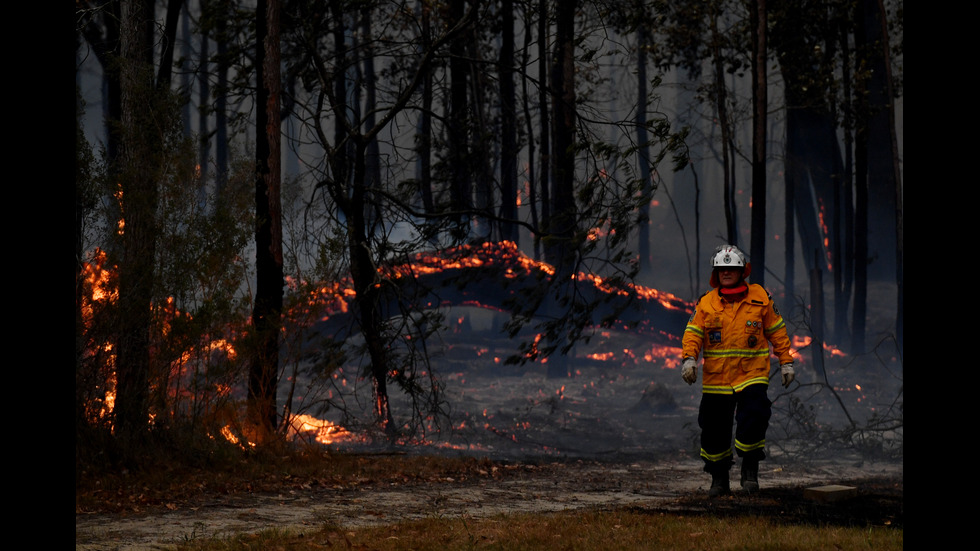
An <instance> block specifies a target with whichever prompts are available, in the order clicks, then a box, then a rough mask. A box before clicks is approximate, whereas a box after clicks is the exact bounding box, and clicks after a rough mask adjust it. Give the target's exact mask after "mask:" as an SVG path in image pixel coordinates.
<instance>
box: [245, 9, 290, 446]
mask: <svg viewBox="0 0 980 551" xmlns="http://www.w3.org/2000/svg"><path fill="white" fill-rule="evenodd" d="M279 14H280V11H279V0H259V1H258V4H257V6H256V69H257V70H256V80H257V82H256V85H257V94H256V129H257V131H256V133H255V134H256V137H255V156H256V175H255V210H256V216H255V218H256V220H255V224H256V226H255V250H256V252H255V262H256V291H255V304H254V306H253V310H252V325H253V328H254V331H255V337H256V350H255V352H254V356H253V360H252V364H251V366H250V371H249V381H248V410H249V422H250V424H251V425H252V428H253V429H254V430H255V431H256V432H255V434H254V438H255V440H254V442H255V443H258V444H262V443H265V442H267V441H269V440H270V439H271V438H272V436H273V434H274V433H275V429H276V427H277V426H278V417H277V413H276V393H277V390H278V378H279V332H280V327H281V323H282V322H281V316H282V304H283V284H284V277H283V264H282V262H283V261H282V204H281V198H280V188H281V179H282V167H281V162H282V161H281V138H280V126H281V125H280V111H279V106H280V101H281V100H280V88H281V77H280V45H279Z"/></svg>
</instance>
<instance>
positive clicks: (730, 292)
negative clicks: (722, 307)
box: [718, 282, 749, 300]
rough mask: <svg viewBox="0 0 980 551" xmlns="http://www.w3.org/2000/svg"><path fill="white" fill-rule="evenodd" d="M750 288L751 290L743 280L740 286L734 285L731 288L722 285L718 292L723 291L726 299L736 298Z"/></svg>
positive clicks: (722, 294)
mask: <svg viewBox="0 0 980 551" xmlns="http://www.w3.org/2000/svg"><path fill="white" fill-rule="evenodd" d="M748 290H749V287H748V286H747V285H746V284H745V283H744V282H743V283H742V284H741V285H739V286H738V287H732V288H731V289H728V288H725V287H722V288H720V289H718V292H719V293H721V296H723V297H724V298H726V299H729V300H735V299H737V298H739V295H741V294H742V293H744V292H746V291H748Z"/></svg>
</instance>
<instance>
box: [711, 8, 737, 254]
mask: <svg viewBox="0 0 980 551" xmlns="http://www.w3.org/2000/svg"><path fill="white" fill-rule="evenodd" d="M718 17H719V15H717V14H715V15H713V16H712V17H711V44H712V56H713V61H714V82H715V108H716V109H717V110H718V124H719V126H720V127H721V158H722V169H723V171H724V176H723V178H724V196H725V201H724V204H725V228H726V230H727V239H728V243H729V244H731V245H735V246H738V216H737V213H736V212H735V201H734V196H735V191H734V190H735V181H734V176H733V175H734V171H733V170H732V164H733V163H734V162H735V159H733V158H731V157H730V156H729V151H730V148H731V143H732V137H731V134H732V129H731V121H730V120H729V115H728V88H727V87H726V85H725V67H724V59H723V57H722V53H721V48H720V46H719V42H720V40H721V38H720V36H719V33H718Z"/></svg>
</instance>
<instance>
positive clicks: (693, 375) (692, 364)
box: [681, 358, 698, 385]
mask: <svg viewBox="0 0 980 551" xmlns="http://www.w3.org/2000/svg"><path fill="white" fill-rule="evenodd" d="M697 366H698V362H697V360H695V359H694V358H684V363H683V365H682V367H681V378H682V379H684V382H685V383H687V384H689V385H693V384H694V381H697V380H698V368H697Z"/></svg>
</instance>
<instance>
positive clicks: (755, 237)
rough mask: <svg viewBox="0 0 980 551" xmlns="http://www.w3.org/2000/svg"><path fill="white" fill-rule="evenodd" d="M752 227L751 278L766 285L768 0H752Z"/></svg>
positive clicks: (750, 8)
mask: <svg viewBox="0 0 980 551" xmlns="http://www.w3.org/2000/svg"><path fill="white" fill-rule="evenodd" d="M749 10H750V11H751V14H750V15H751V24H752V46H753V56H752V104H753V107H752V229H751V232H752V233H751V238H750V247H751V249H750V250H751V252H750V258H751V259H752V276H751V277H752V282H753V283H758V284H759V285H765V277H766V197H767V195H768V190H767V186H766V141H767V136H766V125H767V124H768V121H767V116H766V112H767V110H768V108H769V93H768V86H767V83H766V79H767V75H768V72H767V71H766V58H767V54H768V51H767V46H766V24H767V17H766V0H752V1H751V2H750V7H749Z"/></svg>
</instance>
